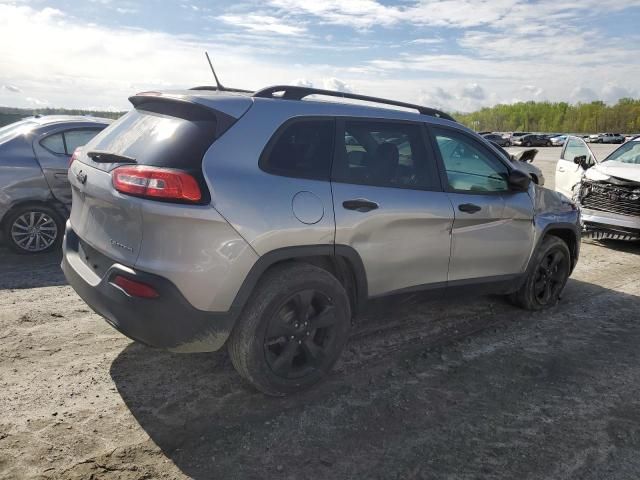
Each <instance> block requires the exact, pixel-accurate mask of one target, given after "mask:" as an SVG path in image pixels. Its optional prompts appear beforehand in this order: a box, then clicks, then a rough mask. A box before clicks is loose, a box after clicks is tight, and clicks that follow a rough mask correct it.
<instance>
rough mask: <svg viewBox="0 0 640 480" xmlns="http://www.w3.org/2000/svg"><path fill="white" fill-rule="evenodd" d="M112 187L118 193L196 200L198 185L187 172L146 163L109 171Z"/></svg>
mask: <svg viewBox="0 0 640 480" xmlns="http://www.w3.org/2000/svg"><path fill="white" fill-rule="evenodd" d="M111 176H112V181H113V187H114V188H115V189H116V190H117V191H119V192H120V193H126V194H129V195H137V196H140V197H147V198H157V199H164V200H186V201H189V202H197V201H199V200H200V199H201V198H202V193H201V192H200V186H199V185H198V182H197V181H196V179H195V178H193V177H192V176H191V175H189V174H188V173H185V172H182V171H180V170H173V169H171V168H159V167H150V166H146V165H135V166H123V167H118V168H116V169H114V170H113V172H112V173H111Z"/></svg>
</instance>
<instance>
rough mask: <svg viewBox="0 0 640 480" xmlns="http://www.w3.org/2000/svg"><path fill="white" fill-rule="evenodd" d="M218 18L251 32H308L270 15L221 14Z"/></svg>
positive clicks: (292, 33)
mask: <svg viewBox="0 0 640 480" xmlns="http://www.w3.org/2000/svg"><path fill="white" fill-rule="evenodd" d="M216 18H217V19H218V20H222V21H223V22H225V23H227V24H229V25H233V26H236V27H242V28H245V29H247V30H249V31H251V32H270V33H278V34H281V35H301V34H303V33H305V32H306V28H305V27H302V26H299V25H291V24H288V23H285V22H284V21H283V20H282V19H280V18H277V17H273V16H270V15H257V14H246V15H245V14H243V15H220V16H219V17H216Z"/></svg>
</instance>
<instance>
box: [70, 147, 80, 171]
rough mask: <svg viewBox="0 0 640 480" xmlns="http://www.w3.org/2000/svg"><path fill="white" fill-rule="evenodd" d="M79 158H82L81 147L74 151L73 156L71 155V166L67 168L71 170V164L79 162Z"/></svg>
mask: <svg viewBox="0 0 640 480" xmlns="http://www.w3.org/2000/svg"><path fill="white" fill-rule="evenodd" d="M79 156H80V147H76V149H75V150H74V151H73V155H71V158H70V159H69V165H68V166H67V168H71V164H72V163H73V161H74V160H77V159H78V157H79Z"/></svg>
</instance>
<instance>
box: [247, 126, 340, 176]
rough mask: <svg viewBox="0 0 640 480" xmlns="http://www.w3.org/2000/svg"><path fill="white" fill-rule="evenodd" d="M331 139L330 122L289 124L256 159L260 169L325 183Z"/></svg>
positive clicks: (331, 129) (332, 136) (329, 167)
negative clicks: (258, 160)
mask: <svg viewBox="0 0 640 480" xmlns="http://www.w3.org/2000/svg"><path fill="white" fill-rule="evenodd" d="M334 136H335V122H334V120H333V119H318V118H308V119H307V118H305V119H295V120H292V121H289V122H287V123H285V124H284V125H283V126H282V127H280V128H279V129H278V131H277V132H276V133H275V135H274V136H273V138H272V139H271V140H270V142H269V143H268V144H267V147H266V148H265V150H264V152H263V153H262V155H261V157H260V168H261V169H262V170H264V171H265V172H267V173H272V174H274V175H282V176H285V177H296V178H309V179H313V180H329V174H330V170H331V160H332V157H333V138H334Z"/></svg>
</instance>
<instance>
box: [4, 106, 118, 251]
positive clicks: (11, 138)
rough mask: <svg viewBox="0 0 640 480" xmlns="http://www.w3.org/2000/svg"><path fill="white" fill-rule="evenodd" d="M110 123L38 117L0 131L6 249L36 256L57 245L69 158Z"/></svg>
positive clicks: (66, 201) (67, 200)
mask: <svg viewBox="0 0 640 480" xmlns="http://www.w3.org/2000/svg"><path fill="white" fill-rule="evenodd" d="M110 122H111V120H109V119H104V118H93V117H82V116H41V117H33V118H27V119H25V120H22V121H19V122H16V123H12V124H11V125H7V126H6V127H3V128H0V229H1V230H2V236H3V239H4V242H5V243H6V244H7V245H8V246H9V247H11V248H12V249H13V250H15V251H16V252H18V253H39V252H46V251H49V250H52V249H53V248H55V247H56V246H58V245H59V244H60V242H61V240H62V235H63V233H64V219H65V218H66V217H67V216H68V213H69V210H70V208H71V187H70V186H69V181H68V179H67V168H68V166H69V160H70V159H71V155H72V154H73V152H74V150H75V149H76V148H77V147H79V146H82V145H84V144H85V143H87V142H88V141H89V140H91V139H92V138H93V137H94V136H95V135H96V134H97V133H98V132H100V131H101V130H103V129H104V128H105V127H106V126H107V125H109V123H110Z"/></svg>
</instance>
